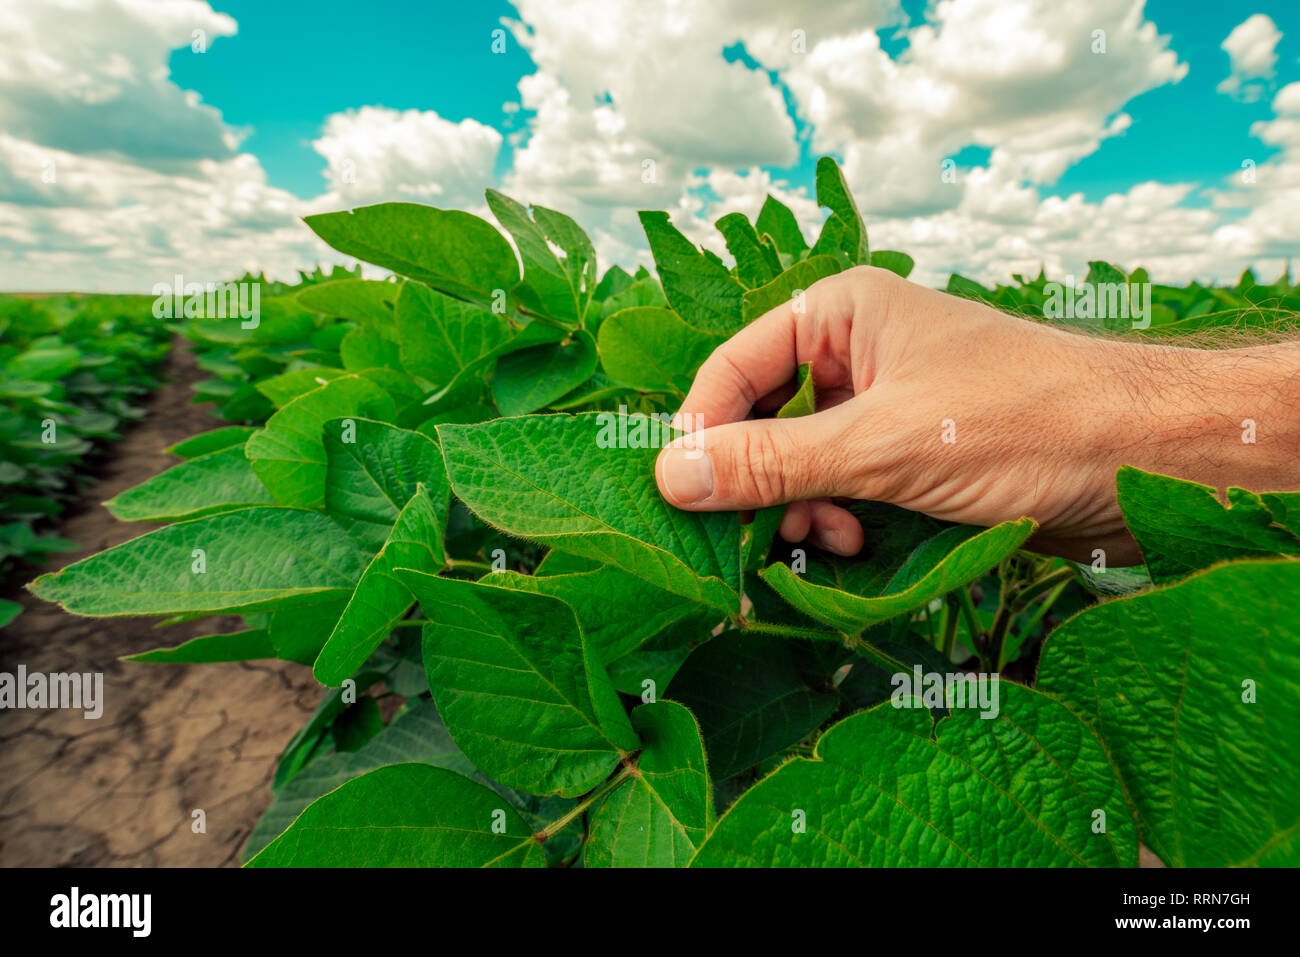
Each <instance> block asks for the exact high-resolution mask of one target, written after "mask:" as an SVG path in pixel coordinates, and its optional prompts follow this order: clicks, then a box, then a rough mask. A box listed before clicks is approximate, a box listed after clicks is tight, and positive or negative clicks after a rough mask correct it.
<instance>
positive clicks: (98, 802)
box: [0, 347, 320, 867]
mask: <svg viewBox="0 0 1300 957" xmlns="http://www.w3.org/2000/svg"><path fill="white" fill-rule="evenodd" d="M200 375H201V373H200V372H199V370H198V368H197V366H196V365H195V364H194V360H193V357H192V356H191V355H190V353H189V352H188V351H187V350H185V349H183V348H180V347H178V348H175V349H173V350H172V353H171V355H170V357H169V358H168V362H167V382H166V384H164V385H163V387H162V388H161V389H159V390H158V391H157V392H156V393H155V394H154V395H153V397H152V398H151V399H150V401H149V405H148V408H149V414H148V416H147V417H146V418H145V419H143V420H142V421H141V422H139V423H138V424H137V425H136V426H135V427H134V428H133V429H132V430H131V431H130V433H128V434H127V435H126V437H125V438H124V440H123V441H122V442H121V443H120V444H119V445H117V446H116V447H115V448H114V449H112V450H111V456H112V457H111V459H110V461H109V462H108V464H107V465H106V466H105V468H104V471H103V478H102V479H101V480H100V482H99V483H98V484H97V485H95V486H93V487H92V488H91V489H90V490H89V491H88V492H87V493H86V506H85V507H84V508H83V509H82V510H81V511H80V512H79V513H77V514H74V515H72V516H70V517H69V518H68V519H67V521H65V522H64V524H63V527H62V529H61V530H60V532H59V534H61V535H63V536H64V537H66V538H70V539H72V540H73V541H75V542H79V543H81V544H82V545H84V546H85V548H84V550H83V551H80V552H75V553H68V554H64V555H60V556H58V557H57V558H56V559H55V560H54V561H53V562H52V563H51V564H50V565H49V566H48V567H47V568H44V569H41V571H52V570H55V569H58V568H62V567H63V566H64V565H66V564H68V563H69V562H72V561H75V560H77V559H80V558H84V557H85V556H87V555H90V554H93V553H94V552H98V551H100V550H102V549H104V548H107V547H109V546H111V545H116V544H119V543H121V542H124V541H126V540H128V539H131V538H135V537H136V536H138V535H141V534H143V533H145V532H147V531H150V530H152V529H153V528H156V527H158V526H154V525H142V524H138V523H127V522H119V521H118V520H116V519H115V518H113V516H112V515H110V514H109V512H108V510H107V509H105V508H104V507H103V506H102V505H100V504H99V503H100V502H103V501H105V500H107V499H109V498H111V497H112V496H114V495H116V494H117V493H118V492H120V491H122V490H123V489H126V488H130V487H131V486H133V485H135V484H137V483H139V482H141V481H143V480H145V479H147V478H149V477H150V476H152V475H156V474H158V473H159V472H161V471H163V470H164V469H166V468H167V467H168V466H171V465H174V464H175V463H176V461H177V460H176V459H175V458H173V457H172V456H170V455H167V454H166V453H165V452H164V451H163V450H164V449H165V448H167V447H168V446H169V445H172V444H173V443H175V442H177V441H179V440H181V439H183V438H187V437H188V436H190V435H193V434H195V433H197V432H203V431H206V430H207V429H211V428H214V427H216V426H218V425H220V422H219V421H218V420H216V419H215V418H213V417H212V416H211V415H210V414H209V412H208V407H207V406H196V405H191V404H190V402H189V398H190V388H189V387H190V383H192V382H193V381H195V380H196V379H197V378H199V377H200ZM32 577H34V575H33V576H32ZM28 580H30V579H28ZM7 591H10V593H9V594H8V595H7V596H6V597H9V598H12V599H14V600H16V601H20V602H22V604H23V606H24V611H23V613H22V614H21V615H20V616H19V617H18V618H17V619H16V620H15V621H14V622H13V624H11V625H10V626H9V627H7V628H4V629H3V630H0V672H9V673H11V674H12V673H14V672H15V671H16V670H17V666H18V665H20V664H22V665H26V667H27V672H28V673H29V674H31V673H36V672H41V673H50V672H73V671H76V672H103V675H104V691H103V697H104V713H103V716H102V717H101V718H99V719H98V720H88V719H86V718H85V717H84V716H83V714H82V712H80V711H65V710H44V711H34V710H21V711H20V710H5V711H0V866H6V867H15V866H57V865H79V866H88V867H105V866H140V865H143V866H168V867H174V866H217V865H235V864H237V863H238V858H239V849H240V847H241V846H242V845H243V843H244V839H245V838H246V837H247V836H248V833H249V831H250V830H251V829H252V826H253V824H254V822H255V821H256V820H257V817H258V815H259V814H261V812H262V810H263V809H264V808H265V807H266V805H267V803H268V802H269V801H270V781H271V774H272V772H273V770H274V767H275V762H276V759H277V758H278V756H279V754H280V751H281V750H282V749H283V747H284V745H285V744H286V743H287V742H288V741H289V739H290V738H291V737H292V736H293V735H294V733H295V732H296V731H297V730H298V729H299V728H300V727H301V726H302V725H303V724H304V723H305V721H306V719H307V716H308V715H309V714H310V713H311V711H312V710H313V709H314V708H315V706H316V703H317V701H318V700H319V697H320V687H319V685H317V684H316V682H315V681H314V680H313V679H312V676H311V672H310V670H309V669H307V668H304V667H301V666H299V665H292V664H284V663H280V662H258V663H253V664H246V663H239V664H217V665H144V664H131V663H123V662H120V661H118V660H117V659H118V658H119V657H120V656H122V655H127V654H133V653H135V652H139V651H144V650H146V649H149V648H154V647H158V646H163V645H166V646H170V645H176V644H180V643H181V642H182V641H185V640H187V639H189V638H192V637H195V636H196V635H200V634H211V633H215V632H218V631H224V630H230V629H232V628H235V627H237V626H238V624H239V621H238V619H233V618H230V619H208V620H206V621H200V622H194V623H191V624H185V625H177V626H174V627H170V628H166V629H161V630H157V629H155V628H154V624H155V621H154V620H153V619H142V618H103V619H93V618H77V617H74V616H72V615H69V614H66V613H65V612H63V611H61V610H60V609H59V608H57V607H56V606H54V605H50V604H47V603H45V602H42V601H40V600H38V599H36V598H35V597H33V596H32V595H30V594H28V593H26V592H22V593H21V594H18V593H13V592H12V590H7ZM196 809H201V810H203V812H204V814H205V815H206V823H207V831H206V833H200V834H196V833H194V832H193V830H192V824H191V822H192V820H193V817H192V815H193V812H194V811H195V810H196Z"/></svg>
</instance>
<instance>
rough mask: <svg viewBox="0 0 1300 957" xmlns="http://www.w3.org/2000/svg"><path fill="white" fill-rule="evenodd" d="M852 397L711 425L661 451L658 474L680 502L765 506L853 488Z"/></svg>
mask: <svg viewBox="0 0 1300 957" xmlns="http://www.w3.org/2000/svg"><path fill="white" fill-rule="evenodd" d="M856 412H857V410H856V409H855V407H854V405H853V403H845V404H844V405H840V406H836V407H835V408H834V409H830V410H828V411H826V412H818V413H816V414H815V415H809V416H804V417H802V418H797V419H759V420H754V421H747V422H733V423H730V424H728V425H719V426H715V427H713V428H706V429H704V430H702V431H700V432H696V433H694V434H692V435H689V436H685V437H683V438H681V439H678V440H677V441H676V442H674V443H672V445H670V446H669V447H668V448H666V449H664V450H663V451H662V452H660V453H659V459H658V461H657V462H656V463H655V479H656V481H657V482H658V483H659V490H660V492H661V493H662V494H663V496H664V498H666V499H667V500H668V501H669V502H670V503H672V504H673V505H675V506H677V507H678V508H684V509H690V510H693V511H723V510H728V511H731V510H740V509H749V508H766V507H767V506H769V505H784V504H786V503H787V502H793V501H796V500H799V499H807V498H819V497H823V496H830V495H843V494H849V495H852V494H855V492H856V486H855V484H854V483H853V477H852V476H851V475H849V474H848V469H849V467H850V466H849V463H850V461H851V460H852V459H853V455H852V448H851V443H850V442H846V441H843V439H844V437H845V436H848V435H850V434H851V431H852V425H853V422H854V418H855V415H856Z"/></svg>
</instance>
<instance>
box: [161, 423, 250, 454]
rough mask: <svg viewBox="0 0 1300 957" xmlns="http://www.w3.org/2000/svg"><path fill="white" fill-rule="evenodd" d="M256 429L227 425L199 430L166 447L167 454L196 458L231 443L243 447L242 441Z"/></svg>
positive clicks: (227, 446) (228, 446) (229, 445)
mask: <svg viewBox="0 0 1300 957" xmlns="http://www.w3.org/2000/svg"><path fill="white" fill-rule="evenodd" d="M256 431H257V429H256V428H255V427H253V426H251V425H227V426H224V427H222V428H220V429H213V430H212V431H210V432H200V433H199V434H198V435H196V436H194V437H192V438H188V439H185V440H184V441H183V442H177V443H176V444H175V445H173V446H172V447H171V448H169V449H167V454H168V455H175V456H177V457H179V458H182V459H196V458H198V457H199V456H200V455H208V454H210V453H212V452H220V451H221V450H222V449H228V448H230V447H231V446H232V445H238V446H240V447H243V445H244V443H245V442H247V441H248V437H249V436H250V435H252V434H253V433H254V432H256Z"/></svg>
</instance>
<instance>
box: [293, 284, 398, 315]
mask: <svg viewBox="0 0 1300 957" xmlns="http://www.w3.org/2000/svg"><path fill="white" fill-rule="evenodd" d="M400 291H401V285H400V284H399V283H395V282H381V281H378V280H373V279H339V280H336V281H334V282H323V283H320V284H318V285H314V286H306V287H304V288H303V289H302V290H301V291H300V292H299V293H298V303H299V305H301V306H303V307H304V308H306V309H310V310H311V311H312V312H323V313H325V314H326V315H328V316H342V317H343V318H344V319H355V320H357V321H358V322H368V323H375V324H378V325H391V324H392V322H393V307H394V306H395V304H396V303H397V295H398V293H399V292H400Z"/></svg>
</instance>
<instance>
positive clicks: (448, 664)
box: [400, 569, 637, 797]
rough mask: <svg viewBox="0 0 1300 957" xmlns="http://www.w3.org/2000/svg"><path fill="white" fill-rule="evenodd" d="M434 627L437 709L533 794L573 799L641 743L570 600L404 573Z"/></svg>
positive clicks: (485, 762)
mask: <svg viewBox="0 0 1300 957" xmlns="http://www.w3.org/2000/svg"><path fill="white" fill-rule="evenodd" d="M400 574H401V577H402V579H403V581H405V582H406V584H407V586H408V587H409V588H410V589H411V591H412V592H414V593H415V597H416V598H417V599H418V600H419V602H420V607H421V608H422V609H423V610H424V613H425V616H426V617H427V618H428V619H429V624H427V625H425V629H424V665H425V671H426V672H427V673H428V675H429V687H430V688H432V689H433V697H434V701H436V702H437V704H438V713H439V714H441V715H442V719H443V721H444V722H446V725H447V729H448V730H449V731H450V732H451V736H452V737H453V738H454V739H455V740H456V744H457V745H459V747H460V749H461V750H462V751H464V752H465V755H466V757H468V758H469V759H470V760H471V761H473V762H474V764H475V766H476V767H479V768H481V769H482V770H483V772H484V773H485V774H487V775H489V776H490V777H492V778H494V779H495V780H497V781H500V782H501V783H502V784H505V785H508V786H509V787H514V788H519V789H521V790H524V791H528V792H530V793H532V794H559V795H562V796H566V797H569V796H574V795H578V794H582V793H584V792H585V791H589V790H591V788H593V787H595V786H596V785H597V784H599V783H600V782H601V781H602V780H603V779H604V778H605V777H606V776H607V775H608V774H609V772H610V771H611V770H613V768H614V766H615V765H616V764H617V763H618V761H619V759H620V758H621V757H622V756H624V755H625V754H627V753H628V752H629V751H632V750H634V749H635V748H636V747H637V737H636V733H635V732H634V731H633V730H632V727H631V725H630V724H629V723H628V720H627V715H626V714H625V713H624V711H623V706H622V704H620V703H619V700H618V693H617V692H616V691H615V690H614V687H613V685H611V684H610V683H609V676H608V675H607V674H606V673H605V666H604V664H603V663H602V662H601V661H600V660H599V659H598V658H597V657H596V656H595V655H593V654H592V653H591V647H590V645H589V644H588V642H587V640H586V638H585V637H584V636H583V635H582V632H581V629H579V627H578V622H577V619H576V618H574V615H573V611H572V610H571V609H570V608H569V606H568V605H566V604H564V602H562V601H559V600H558V599H555V598H550V597H548V596H546V595H541V594H530V593H528V592H522V591H516V590H513V589H509V588H498V587H495V586H493V585H484V584H479V583H477V582H471V581H458V580H456V579H450V578H437V577H435V576H433V575H428V574H425V573H421V572H415V571H409V570H405V569H403V570H402V571H401V573H400Z"/></svg>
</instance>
